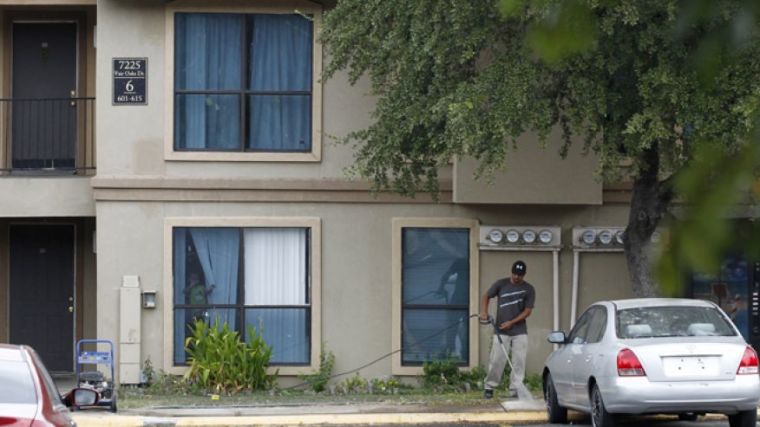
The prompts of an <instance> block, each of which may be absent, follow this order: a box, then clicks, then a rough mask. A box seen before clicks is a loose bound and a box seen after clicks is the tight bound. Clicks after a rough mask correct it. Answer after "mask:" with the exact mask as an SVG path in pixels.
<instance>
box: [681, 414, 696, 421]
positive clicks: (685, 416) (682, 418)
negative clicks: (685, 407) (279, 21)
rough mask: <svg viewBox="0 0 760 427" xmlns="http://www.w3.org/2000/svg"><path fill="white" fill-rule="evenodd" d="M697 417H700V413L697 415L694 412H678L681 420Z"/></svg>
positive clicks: (693, 419)
mask: <svg viewBox="0 0 760 427" xmlns="http://www.w3.org/2000/svg"><path fill="white" fill-rule="evenodd" d="M697 418H699V415H697V414H696V413H694V412H686V413H683V414H678V420H679V421H696V420H697Z"/></svg>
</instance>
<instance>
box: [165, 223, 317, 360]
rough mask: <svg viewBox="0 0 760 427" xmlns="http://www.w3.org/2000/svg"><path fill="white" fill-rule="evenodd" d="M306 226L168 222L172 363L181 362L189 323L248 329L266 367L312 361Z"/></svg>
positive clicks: (242, 332)
mask: <svg viewBox="0 0 760 427" xmlns="http://www.w3.org/2000/svg"><path fill="white" fill-rule="evenodd" d="M311 231H312V228H310V227H173V229H172V252H173V266H172V269H173V316H174V334H173V335H174V342H173V347H174V349H173V358H174V360H173V361H174V364H175V365H182V364H185V363H186V355H185V349H184V345H183V343H184V339H185V336H186V334H187V333H188V325H190V324H192V323H193V322H194V321H195V320H198V319H201V320H204V321H206V322H208V323H209V324H213V323H214V321H215V320H217V319H218V320H219V321H220V323H221V322H226V323H227V324H228V325H229V326H230V327H231V328H233V329H235V330H237V331H239V332H240V334H241V336H242V337H243V338H245V339H248V337H247V336H246V329H247V326H248V325H250V326H252V327H254V329H256V330H257V331H258V332H259V333H261V334H262V335H263V337H264V340H265V342H266V343H267V344H269V345H270V346H271V347H272V359H271V361H270V364H272V365H309V364H311V362H312V360H311V359H312V357H311V354H312V343H311V338H312V336H311V331H312V326H313V325H312V305H311V301H312V296H311V287H310V282H311V269H312V268H311V263H310V250H309V248H310V240H311V234H312V233H311Z"/></svg>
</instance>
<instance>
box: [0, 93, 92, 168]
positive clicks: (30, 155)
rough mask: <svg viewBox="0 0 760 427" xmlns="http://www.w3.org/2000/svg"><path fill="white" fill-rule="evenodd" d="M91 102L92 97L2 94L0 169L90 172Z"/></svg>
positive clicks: (0, 99) (0, 110) (0, 102)
mask: <svg viewBox="0 0 760 427" xmlns="http://www.w3.org/2000/svg"><path fill="white" fill-rule="evenodd" d="M94 107H95V98H44V99H13V98H0V118H2V122H0V126H2V131H1V133H0V138H2V140H1V141H0V147H3V150H2V153H3V156H2V157H3V158H2V159H1V160H2V161H1V162H0V174H3V175H9V174H12V175H64V174H65V175H74V174H76V175H88V174H93V173H94V170H95V108H94Z"/></svg>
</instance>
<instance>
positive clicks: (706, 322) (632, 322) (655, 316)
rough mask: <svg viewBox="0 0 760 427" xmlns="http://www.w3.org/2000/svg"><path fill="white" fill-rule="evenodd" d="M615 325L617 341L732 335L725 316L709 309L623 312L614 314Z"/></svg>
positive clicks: (667, 307)
mask: <svg viewBox="0 0 760 427" xmlns="http://www.w3.org/2000/svg"><path fill="white" fill-rule="evenodd" d="M615 323H616V329H617V331H616V332H617V336H618V338H621V339H635V338H652V337H688V336H735V335H736V331H735V330H734V328H732V327H731V325H730V324H729V323H728V320H726V318H725V316H723V315H722V314H721V313H720V312H719V311H718V310H717V309H715V308H713V307H696V306H661V307H638V308H627V309H622V310H618V312H617V319H616V322H615Z"/></svg>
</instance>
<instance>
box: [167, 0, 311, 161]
mask: <svg viewBox="0 0 760 427" xmlns="http://www.w3.org/2000/svg"><path fill="white" fill-rule="evenodd" d="M312 25H313V24H312V21H311V20H309V19H308V18H306V17H304V16H301V15H295V14H227V13H177V14H176V15H175V34H176V36H175V58H174V64H175V66H174V150H175V151H197V152H262V153H308V152H311V151H312V140H311V135H312V129H311V128H312V60H313V52H312V41H313V28H312Z"/></svg>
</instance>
